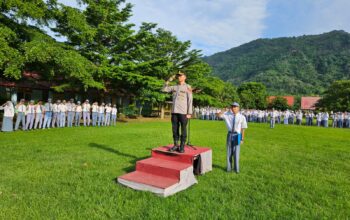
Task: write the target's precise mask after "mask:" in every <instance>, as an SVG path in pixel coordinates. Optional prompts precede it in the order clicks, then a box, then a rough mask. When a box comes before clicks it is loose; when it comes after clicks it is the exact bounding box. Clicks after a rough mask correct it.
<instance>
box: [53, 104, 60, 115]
mask: <svg viewBox="0 0 350 220" xmlns="http://www.w3.org/2000/svg"><path fill="white" fill-rule="evenodd" d="M52 111H53V112H55V113H57V112H60V110H59V109H58V105H57V104H56V103H55V104H53V105H52Z"/></svg>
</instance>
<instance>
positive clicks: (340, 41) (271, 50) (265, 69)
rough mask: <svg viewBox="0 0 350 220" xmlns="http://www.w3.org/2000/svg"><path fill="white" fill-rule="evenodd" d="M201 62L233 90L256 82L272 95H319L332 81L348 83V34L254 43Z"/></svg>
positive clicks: (349, 38)
mask: <svg viewBox="0 0 350 220" xmlns="http://www.w3.org/2000/svg"><path fill="white" fill-rule="evenodd" d="M203 59H204V61H206V62H207V63H209V64H210V66H211V67H212V68H213V73H214V75H217V76H219V77H220V78H221V79H223V80H226V81H229V82H231V83H233V84H234V85H236V86H238V85H240V84H241V83H242V82H247V81H257V82H263V83H264V84H265V85H266V87H267V90H268V92H269V93H270V94H273V95H280V94H283V95H284V94H291V95H312V94H321V93H322V92H323V91H324V90H325V88H327V87H328V86H329V84H330V83H331V82H332V81H334V80H339V79H350V34H349V33H347V32H345V31H332V32H328V33H324V34H320V35H305V36H301V37H288V38H276V39H258V40H255V41H252V42H250V43H247V44H244V45H241V46H239V47H235V48H232V49H230V50H227V51H224V52H220V53H216V54H214V55H212V56H208V57H204V58H203Z"/></svg>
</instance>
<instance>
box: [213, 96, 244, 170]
mask: <svg viewBox="0 0 350 220" xmlns="http://www.w3.org/2000/svg"><path fill="white" fill-rule="evenodd" d="M219 116H220V117H221V118H222V119H224V121H225V124H226V127H227V130H228V133H227V139H226V148H227V172H230V171H231V170H232V157H233V160H234V165H233V170H234V171H235V172H236V173H239V153H240V145H242V144H243V141H244V131H245V129H247V128H248V125H247V120H246V118H245V117H244V115H242V114H241V113H240V112H239V104H238V103H237V102H234V103H232V104H231V109H230V111H227V112H225V113H220V114H219Z"/></svg>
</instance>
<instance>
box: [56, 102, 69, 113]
mask: <svg viewBox="0 0 350 220" xmlns="http://www.w3.org/2000/svg"><path fill="white" fill-rule="evenodd" d="M58 109H59V111H60V112H67V105H66V104H60V105H58Z"/></svg>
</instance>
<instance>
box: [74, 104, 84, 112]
mask: <svg viewBox="0 0 350 220" xmlns="http://www.w3.org/2000/svg"><path fill="white" fill-rule="evenodd" d="M82 111H83V108H82V107H81V105H77V106H76V107H75V112H82Z"/></svg>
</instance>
